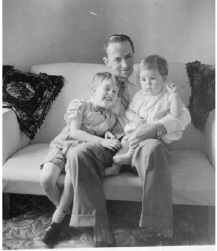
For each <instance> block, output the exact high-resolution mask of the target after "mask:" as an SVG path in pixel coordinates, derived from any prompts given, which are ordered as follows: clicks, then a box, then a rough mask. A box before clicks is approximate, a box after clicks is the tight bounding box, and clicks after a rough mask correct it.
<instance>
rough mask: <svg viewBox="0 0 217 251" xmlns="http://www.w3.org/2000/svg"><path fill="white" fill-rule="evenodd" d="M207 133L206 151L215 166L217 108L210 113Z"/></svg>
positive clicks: (206, 128)
mask: <svg viewBox="0 0 217 251" xmlns="http://www.w3.org/2000/svg"><path fill="white" fill-rule="evenodd" d="M205 133H206V153H207V154H208V156H209V159H210V161H211V163H212V165H213V167H215V110H212V111H211V112H210V113H209V117H208V118H207V121H206V126H205Z"/></svg>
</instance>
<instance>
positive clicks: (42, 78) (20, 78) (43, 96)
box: [3, 67, 64, 139]
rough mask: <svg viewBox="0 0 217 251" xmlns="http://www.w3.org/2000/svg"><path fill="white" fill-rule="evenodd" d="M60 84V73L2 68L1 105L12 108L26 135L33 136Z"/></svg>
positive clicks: (61, 83) (58, 90) (61, 80)
mask: <svg viewBox="0 0 217 251" xmlns="http://www.w3.org/2000/svg"><path fill="white" fill-rule="evenodd" d="M3 69H4V67H3ZM5 69H6V68H5ZM63 83H64V78H63V77H62V76H52V75H47V74H45V73H40V74H38V75H37V74H33V73H28V72H22V71H19V70H16V69H13V68H11V69H9V70H7V71H6V73H5V75H4V76H3V102H4V106H6V107H12V109H13V110H14V111H15V113H16V115H17V119H18V122H19V124H20V129H21V130H22V131H23V132H24V133H25V135H26V137H28V138H30V139H34V137H35V134H36V132H37V129H38V128H40V126H41V125H42V123H43V120H44V119H45V116H46V115H47V112H48V110H49V109H50V106H51V103H52V101H53V100H54V99H55V98H56V97H57V95H58V94H59V92H60V91H61V89H62V87H63Z"/></svg>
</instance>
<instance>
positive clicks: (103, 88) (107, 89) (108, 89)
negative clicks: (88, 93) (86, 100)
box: [92, 79, 119, 109]
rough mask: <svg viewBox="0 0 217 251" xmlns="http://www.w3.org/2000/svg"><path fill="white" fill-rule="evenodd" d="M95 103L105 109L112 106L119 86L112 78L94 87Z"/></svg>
mask: <svg viewBox="0 0 217 251" xmlns="http://www.w3.org/2000/svg"><path fill="white" fill-rule="evenodd" d="M92 92H93V95H94V102H95V105H97V106H99V107H103V108H105V109H108V108H110V106H112V105H113V104H114V103H115V102H116V100H117V98H118V93H119V87H118V86H117V85H116V84H115V83H114V82H113V80H112V79H107V80H104V81H103V82H102V83H101V84H100V85H99V86H97V87H96V88H94V89H93V91H92Z"/></svg>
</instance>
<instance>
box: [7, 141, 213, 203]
mask: <svg viewBox="0 0 217 251" xmlns="http://www.w3.org/2000/svg"><path fill="white" fill-rule="evenodd" d="M48 146H49V145H48V144H32V145H29V146H28V147H25V148H23V149H21V150H20V151H18V152H17V153H16V154H14V155H13V156H12V157H11V158H10V159H9V160H8V161H7V162H6V163H5V165H4V166H3V191H4V192H7V193H23V194H39V195H40V194H44V192H43V191H42V189H41V187H40V184H39V171H40V166H39V165H40V163H41V162H42V161H43V159H44V157H45V155H46V153H47V152H48ZM170 160H171V164H172V166H171V173H172V187H173V196H172V200H173V203H174V204H189V205H214V202H215V181H214V177H215V174H214V169H213V168H212V166H211V165H210V163H209V161H208V159H207V156H206V155H205V154H204V153H202V152H199V151H183V150H173V151H171V156H170ZM61 180H62V181H63V179H61ZM104 190H105V194H106V198H107V199H109V200H126V201H141V198H142V184H141V182H140V179H139V177H138V176H137V175H135V174H132V173H122V174H121V175H119V176H116V177H107V178H105V181H104Z"/></svg>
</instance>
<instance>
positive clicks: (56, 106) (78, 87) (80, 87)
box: [31, 62, 205, 150]
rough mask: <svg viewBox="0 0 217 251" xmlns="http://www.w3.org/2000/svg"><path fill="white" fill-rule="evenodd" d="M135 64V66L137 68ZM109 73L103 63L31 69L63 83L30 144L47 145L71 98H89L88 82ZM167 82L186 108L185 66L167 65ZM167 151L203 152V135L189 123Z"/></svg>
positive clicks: (189, 90) (61, 123) (187, 86)
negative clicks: (174, 89)
mask: <svg viewBox="0 0 217 251" xmlns="http://www.w3.org/2000/svg"><path fill="white" fill-rule="evenodd" d="M137 67H138V65H135V68H137ZM104 71H108V68H107V67H106V66H105V65H102V64H87V63H56V64H44V65H36V66H32V67H31V72H33V73H40V72H44V73H47V74H50V75H62V76H64V78H65V84H64V87H63V89H62V90H61V92H60V94H59V95H58V96H57V98H56V100H55V101H54V102H53V103H52V106H51V109H50V111H49V112H48V115H47V116H46V119H45V121H44V123H43V125H42V126H41V128H40V130H39V131H38V133H37V135H36V137H35V139H34V141H33V143H38V142H44V143H48V142H50V141H51V140H52V139H53V138H54V137H55V136H56V135H57V134H58V133H59V132H60V131H61V129H62V128H63V127H64V125H65V121H64V119H63V116H64V113H65V111H66V108H67V106H68V104H69V102H70V101H71V100H72V99H83V98H85V99H89V98H90V96H91V93H90V88H89V86H90V83H91V81H92V78H93V76H94V75H95V74H96V73H97V72H104ZM168 80H169V81H172V82H174V83H176V84H177V86H178V91H179V94H180V97H181V99H182V101H183V103H184V104H185V105H186V106H188V104H189V97H190V94H191V89H190V85H189V80H188V76H187V74H186V69H185V65H184V64H182V63H174V62H172V63H169V76H168ZM170 148H186V149H189V148H190V149H200V150H204V149H205V135H204V133H202V132H200V131H199V130H197V129H195V128H194V126H193V125H192V124H190V125H188V127H187V128H186V130H185V132H184V134H183V137H182V139H181V140H179V141H176V142H173V143H172V144H171V145H170Z"/></svg>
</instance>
